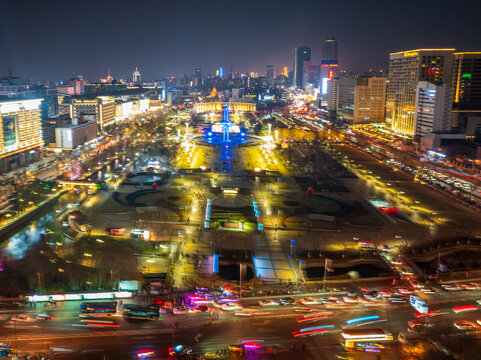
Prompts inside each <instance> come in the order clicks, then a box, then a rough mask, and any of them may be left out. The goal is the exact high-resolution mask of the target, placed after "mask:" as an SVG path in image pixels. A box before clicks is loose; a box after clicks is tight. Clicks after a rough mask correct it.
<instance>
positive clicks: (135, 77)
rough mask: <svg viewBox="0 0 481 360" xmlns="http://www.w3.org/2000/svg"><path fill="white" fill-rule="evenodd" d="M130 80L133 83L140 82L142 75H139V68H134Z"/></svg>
mask: <svg viewBox="0 0 481 360" xmlns="http://www.w3.org/2000/svg"><path fill="white" fill-rule="evenodd" d="M132 82H133V83H134V84H140V83H141V82H142V77H141V76H140V71H139V68H137V67H136V68H135V71H134V73H133V74H132Z"/></svg>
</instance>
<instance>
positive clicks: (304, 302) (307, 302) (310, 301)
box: [299, 297, 321, 305]
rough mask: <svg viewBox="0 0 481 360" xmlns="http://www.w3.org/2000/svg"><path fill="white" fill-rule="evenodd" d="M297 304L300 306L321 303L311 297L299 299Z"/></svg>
mask: <svg viewBox="0 0 481 360" xmlns="http://www.w3.org/2000/svg"><path fill="white" fill-rule="evenodd" d="M299 303H301V304H302V305H316V304H320V303H321V302H320V300H319V299H315V298H313V297H305V298H303V299H300V300H299Z"/></svg>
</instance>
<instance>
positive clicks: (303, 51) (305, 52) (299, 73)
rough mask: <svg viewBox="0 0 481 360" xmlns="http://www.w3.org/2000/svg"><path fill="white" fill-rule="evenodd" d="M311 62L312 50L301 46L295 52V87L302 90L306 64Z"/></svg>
mask: <svg viewBox="0 0 481 360" xmlns="http://www.w3.org/2000/svg"><path fill="white" fill-rule="evenodd" d="M306 61H311V48H310V47H307V46H300V47H298V48H296V50H295V58H294V81H293V84H292V85H293V86H296V87H298V88H302V85H303V80H304V62H306Z"/></svg>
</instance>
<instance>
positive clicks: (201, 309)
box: [190, 304, 209, 312]
mask: <svg viewBox="0 0 481 360" xmlns="http://www.w3.org/2000/svg"><path fill="white" fill-rule="evenodd" d="M207 310H209V308H208V306H207V305H202V304H200V305H196V306H194V307H192V308H191V309H190V311H191V312H206V311H207Z"/></svg>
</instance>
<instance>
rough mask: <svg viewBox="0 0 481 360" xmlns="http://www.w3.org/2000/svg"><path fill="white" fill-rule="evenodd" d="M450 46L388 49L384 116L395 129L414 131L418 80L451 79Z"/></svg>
mask: <svg viewBox="0 0 481 360" xmlns="http://www.w3.org/2000/svg"><path fill="white" fill-rule="evenodd" d="M453 53H454V49H418V50H409V51H401V52H396V53H391V54H390V56H389V77H388V85H387V97H386V120H387V121H388V122H390V123H391V127H392V129H393V130H395V131H399V132H400V133H403V134H405V135H414V134H415V133H416V125H415V116H414V115H415V103H416V89H417V86H418V82H419V81H430V82H433V83H445V82H448V83H449V82H450V81H451V76H452V67H453Z"/></svg>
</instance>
